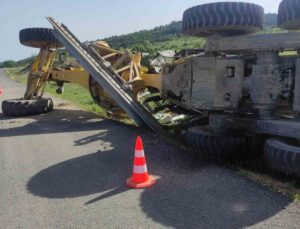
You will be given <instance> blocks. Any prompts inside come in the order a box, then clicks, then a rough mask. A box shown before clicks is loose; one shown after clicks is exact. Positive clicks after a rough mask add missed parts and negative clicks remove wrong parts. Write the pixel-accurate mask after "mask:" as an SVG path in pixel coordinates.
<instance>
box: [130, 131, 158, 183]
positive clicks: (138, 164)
mask: <svg viewBox="0 0 300 229" xmlns="http://www.w3.org/2000/svg"><path fill="white" fill-rule="evenodd" d="M155 183H156V180H155V178H154V177H152V176H150V175H149V174H148V170H147V165H146V159H145V154H144V147H143V142H142V139H141V137H137V139H136V143H135V155H134V165H133V173H132V177H131V178H129V179H127V181H126V184H127V187H129V188H135V189H140V188H150V187H151V186H152V185H154V184H155Z"/></svg>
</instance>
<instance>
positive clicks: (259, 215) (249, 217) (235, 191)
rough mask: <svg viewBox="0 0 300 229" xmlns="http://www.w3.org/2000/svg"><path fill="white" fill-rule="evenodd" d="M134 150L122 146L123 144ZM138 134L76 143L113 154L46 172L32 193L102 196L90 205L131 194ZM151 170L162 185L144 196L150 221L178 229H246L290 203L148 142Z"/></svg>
mask: <svg viewBox="0 0 300 229" xmlns="http://www.w3.org/2000/svg"><path fill="white" fill-rule="evenodd" d="M120 136H121V137H123V136H126V138H128V139H130V140H129V142H128V144H125V145H124V146H121V145H120V144H119V142H120V141H119V138H120ZM135 136H136V131H134V130H133V131H131V130H130V129H129V128H114V127H112V128H110V130H109V131H108V132H107V133H105V134H103V133H100V134H96V135H91V136H90V137H86V138H83V139H78V140H76V141H75V142H74V143H75V146H82V145H85V144H89V143H91V142H93V141H98V140H101V141H104V142H107V143H109V144H110V146H111V147H112V150H110V151H105V152H101V151H99V152H94V153H91V154H89V155H86V156H82V157H78V158H74V159H71V160H68V161H65V162H62V163H59V164H56V165H53V166H51V167H49V168H46V169H45V170H42V171H40V172H39V173H38V174H36V175H35V176H33V177H32V178H31V180H29V181H28V184H27V189H28V190H29V191H30V192H31V193H32V194H34V195H37V196H40V197H44V198H58V199H59V198H75V197H81V196H87V195H91V194H97V193H99V196H98V197H96V198H94V199H91V200H89V201H87V202H86V203H84V204H85V205H87V206H89V205H90V204H101V200H103V199H105V198H110V197H112V196H116V195H118V194H120V193H124V192H126V191H128V189H127V188H126V187H125V185H124V182H125V180H126V178H128V177H129V176H130V175H131V174H130V173H131V169H132V157H133V149H132V148H133V147H132V146H133V144H134V137H135ZM144 143H145V151H146V156H147V162H148V167H149V169H150V172H151V173H152V174H154V175H159V176H160V177H161V179H160V180H159V181H158V183H157V184H156V185H155V186H154V187H153V188H151V189H145V190H144V191H143V193H142V194H141V199H140V206H141V208H142V209H143V211H144V213H145V214H146V215H147V217H150V218H152V219H153V220H154V221H156V222H159V223H160V224H162V225H164V226H170V227H175V228H243V227H246V226H250V225H253V224H256V223H258V222H261V221H263V220H266V219H267V218H269V217H272V216H274V215H275V214H276V213H278V212H280V211H281V210H282V209H283V208H285V206H287V205H288V204H289V203H290V201H289V200H288V199H287V198H285V197H283V196H282V195H280V194H277V193H273V192H271V191H269V190H268V189H267V188H264V187H262V186H260V185H258V184H256V183H253V182H251V181H249V180H247V179H246V178H243V177H240V176H238V175H235V174H234V173H233V172H232V171H229V170H226V169H223V168H219V167H217V166H215V165H213V164H211V162H209V161H207V160H204V159H201V158H199V157H196V156H194V155H185V154H184V153H183V152H182V151H179V150H177V149H175V148H174V147H173V146H168V145H166V144H163V145H162V146H160V145H159V144H152V143H151V139H149V136H144Z"/></svg>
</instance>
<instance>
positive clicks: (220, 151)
mask: <svg viewBox="0 0 300 229" xmlns="http://www.w3.org/2000/svg"><path fill="white" fill-rule="evenodd" d="M186 141H187V144H188V145H189V146H191V147H193V148H196V149H198V150H200V151H201V152H202V153H206V154H208V155H210V156H213V157H218V158H228V157H231V156H233V155H237V154H240V153H243V152H244V151H245V150H244V149H245V147H246V146H247V143H246V140H245V138H244V137H240V136H218V135H216V134H213V133H212V132H211V131H210V130H209V128H208V127H206V126H196V127H192V128H190V129H188V131H187V133H186Z"/></svg>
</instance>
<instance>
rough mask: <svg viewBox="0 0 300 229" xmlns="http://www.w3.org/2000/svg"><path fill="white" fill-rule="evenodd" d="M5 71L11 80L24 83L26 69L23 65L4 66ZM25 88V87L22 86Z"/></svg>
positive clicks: (26, 73)
mask: <svg viewBox="0 0 300 229" xmlns="http://www.w3.org/2000/svg"><path fill="white" fill-rule="evenodd" d="M5 73H6V74H7V75H8V76H9V77H10V78H11V79H13V80H15V81H17V82H18V83H24V84H25V83H26V81H27V75H28V71H26V70H25V69H24V67H19V68H6V69H5ZM24 90H25V88H24Z"/></svg>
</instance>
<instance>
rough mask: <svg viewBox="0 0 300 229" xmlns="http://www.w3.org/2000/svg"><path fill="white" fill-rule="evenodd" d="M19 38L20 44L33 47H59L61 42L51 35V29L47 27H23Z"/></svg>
mask: <svg viewBox="0 0 300 229" xmlns="http://www.w3.org/2000/svg"><path fill="white" fill-rule="evenodd" d="M19 38H20V43H21V44H22V45H25V46H29V47H33V48H42V47H45V46H48V47H51V48H56V47H61V44H60V43H59V41H58V40H57V39H56V38H55V37H54V35H53V30H52V29H48V28H28V29H23V30H21V31H20V34H19Z"/></svg>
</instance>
